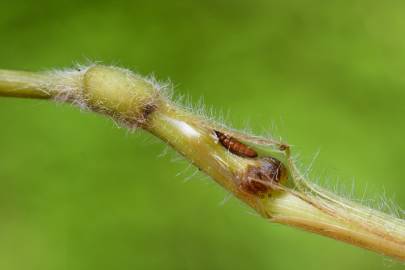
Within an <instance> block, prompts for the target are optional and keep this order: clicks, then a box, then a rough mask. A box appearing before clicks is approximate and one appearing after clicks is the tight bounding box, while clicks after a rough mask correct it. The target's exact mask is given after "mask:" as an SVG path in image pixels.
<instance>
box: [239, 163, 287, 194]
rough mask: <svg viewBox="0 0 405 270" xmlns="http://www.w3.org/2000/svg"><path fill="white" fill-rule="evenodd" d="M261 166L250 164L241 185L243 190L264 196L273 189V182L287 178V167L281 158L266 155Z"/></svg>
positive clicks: (276, 182)
mask: <svg viewBox="0 0 405 270" xmlns="http://www.w3.org/2000/svg"><path fill="white" fill-rule="evenodd" d="M260 161H261V164H260V166H250V167H249V168H248V170H247V173H246V176H245V178H244V180H243V181H242V183H241V184H240V187H241V189H242V190H243V191H245V192H248V193H251V194H253V195H257V196H259V197H264V196H265V195H266V194H268V193H269V191H270V190H271V185H272V184H278V183H280V182H281V181H283V180H285V179H287V169H286V168H285V166H284V165H283V163H281V161H280V160H278V159H276V158H273V157H264V158H262V159H261V160H260Z"/></svg>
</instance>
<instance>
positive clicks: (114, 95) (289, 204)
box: [0, 66, 405, 261]
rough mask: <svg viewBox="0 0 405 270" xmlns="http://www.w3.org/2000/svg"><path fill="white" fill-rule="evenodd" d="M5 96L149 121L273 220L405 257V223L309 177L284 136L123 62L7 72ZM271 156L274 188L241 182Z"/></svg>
mask: <svg viewBox="0 0 405 270" xmlns="http://www.w3.org/2000/svg"><path fill="white" fill-rule="evenodd" d="M0 95H3V96H15V97H28V98H53V99H56V100H60V101H66V102H70V103H73V104H76V105H79V106H80V107H81V108H85V109H88V110H91V111H94V112H99V113H103V114H106V115H109V116H111V117H113V118H114V119H115V120H116V121H118V122H120V123H122V124H123V125H125V126H127V127H129V128H135V127H139V128H143V129H144V130H146V131H149V132H150V133H152V134H153V135H155V136H157V137H159V138H160V139H162V140H163V141H164V142H166V143H167V144H169V145H171V146H172V147H173V148H174V149H176V150H177V151H178V152H179V153H180V154H181V155H183V156H184V157H185V158H186V159H188V160H189V161H190V162H192V163H193V164H194V165H195V166H196V167H198V168H199V169H200V170H202V171H204V172H205V173H206V174H207V175H209V176H211V177H212V178H213V179H214V180H215V181H216V182H217V183H219V184H220V185H221V186H223V187H224V188H225V189H226V190H228V191H230V192H232V193H233V194H234V195H235V196H236V197H238V198H239V199H240V200H242V201H243V202H245V203H246V204H248V205H249V206H251V207H252V208H253V209H255V210H256V211H257V212H258V213H259V214H260V215H262V216H263V217H265V218H268V219H270V220H271V221H273V222H277V223H282V224H286V225H290V226H294V227H298V228H301V229H304V230H307V231H311V232H314V233H318V234H321V235H325V236H328V237H331V238H334V239H337V240H341V241H344V242H347V243H350V244H353V245H356V246H359V247H362V248H366V249H369V250H372V251H375V252H378V253H380V254H384V255H386V256H390V257H393V258H396V259H399V260H401V261H405V222H404V220H402V219H399V218H396V217H393V216H390V215H387V214H385V213H381V212H379V211H376V210H373V209H369V208H367V207H365V206H362V205H360V204H357V203H354V202H351V201H349V200H346V199H344V198H341V197H338V196H337V195H335V194H333V193H330V192H329V191H326V190H324V189H322V188H320V187H318V186H316V185H314V184H312V183H310V182H308V181H307V180H306V179H305V178H304V177H303V176H302V174H301V173H300V172H299V170H298V169H297V167H296V165H295V162H294V160H293V159H292V158H291V153H290V151H291V149H290V147H289V146H288V145H287V144H285V143H282V142H278V141H274V140H270V139H267V138H261V137H255V136H250V135H246V134H242V133H238V132H236V131H234V130H230V129H229V128H227V127H224V126H222V125H218V124H216V123H214V122H212V121H211V120H209V119H207V118H205V117H203V116H198V115H194V114H193V113H192V112H189V111H187V110H185V109H183V108H182V107H181V106H179V105H177V104H175V103H173V102H172V101H170V99H169V98H168V97H167V95H166V94H165V92H164V91H159V86H158V85H157V84H155V83H153V82H152V81H150V80H146V79H144V78H142V77H140V76H138V75H134V74H133V73H131V72H129V71H127V70H124V69H119V68H114V67H105V66H90V67H88V68H83V69H80V70H73V71H62V72H52V73H38V74H37V73H28V72H18V71H0ZM214 130H215V131H220V132H222V133H223V134H227V135H229V136H232V137H233V138H235V139H237V140H239V141H240V142H242V143H243V144H245V145H248V146H250V147H251V148H252V149H254V150H256V151H257V152H258V153H259V157H258V158H247V157H243V156H241V155H238V154H233V153H231V152H230V151H228V149H226V148H225V147H224V146H223V145H222V144H221V143H220V142H219V141H218V138H217V137H216V135H215V132H214ZM266 157H275V158H277V159H279V160H281V161H282V162H283V163H284V165H285V166H286V168H287V171H288V180H286V181H283V182H280V183H278V182H266V183H263V184H265V185H267V188H268V192H267V191H266V194H265V196H263V194H256V193H254V192H247V191H246V189H243V188H242V184H243V183H246V181H247V179H250V178H249V177H248V176H249V172H250V170H251V169H252V168H253V169H255V168H259V167H260V166H261V164H263V160H265V158H266Z"/></svg>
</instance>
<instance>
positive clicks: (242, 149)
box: [214, 130, 257, 158]
mask: <svg viewBox="0 0 405 270" xmlns="http://www.w3.org/2000/svg"><path fill="white" fill-rule="evenodd" d="M214 132H215V135H216V136H217V138H218V140H219V142H220V143H221V144H222V145H223V146H224V147H225V148H226V149H228V150H229V152H231V153H232V154H235V155H237V156H240V157H247V158H255V157H257V152H256V151H255V150H253V149H252V148H250V147H249V146H247V145H245V144H243V143H241V142H240V141H238V140H237V139H235V138H234V137H232V136H229V135H226V134H224V133H222V132H219V131H216V130H214Z"/></svg>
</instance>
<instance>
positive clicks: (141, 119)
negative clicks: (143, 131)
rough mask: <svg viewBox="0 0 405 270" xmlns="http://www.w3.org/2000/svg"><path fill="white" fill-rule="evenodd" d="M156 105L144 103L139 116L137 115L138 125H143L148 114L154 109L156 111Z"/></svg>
mask: <svg viewBox="0 0 405 270" xmlns="http://www.w3.org/2000/svg"><path fill="white" fill-rule="evenodd" d="M156 109H157V106H156V105H154V104H146V105H145V106H144V107H143V108H142V112H141V116H140V117H139V119H137V122H138V124H139V125H143V124H145V123H146V121H147V119H148V116H149V115H150V114H152V113H153V112H154V111H156Z"/></svg>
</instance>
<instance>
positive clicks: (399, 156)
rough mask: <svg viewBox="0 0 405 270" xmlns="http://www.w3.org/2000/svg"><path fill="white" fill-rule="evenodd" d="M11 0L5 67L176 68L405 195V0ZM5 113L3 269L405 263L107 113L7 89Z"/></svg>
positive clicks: (176, 77)
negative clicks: (329, 232) (286, 221)
mask: <svg viewBox="0 0 405 270" xmlns="http://www.w3.org/2000/svg"><path fill="white" fill-rule="evenodd" d="M0 14H1V16H0V41H1V42H0V68H3V69H24V70H46V69H50V68H57V67H72V66H73V65H74V64H75V63H76V62H81V63H83V62H86V61H88V60H91V61H102V62H103V63H105V64H117V65H121V66H124V67H128V68H131V69H133V70H136V71H137V72H139V73H141V74H150V73H154V74H156V76H157V77H158V78H159V79H163V80H165V79H167V78H170V79H171V80H172V81H173V84H174V86H175V90H176V93H178V94H187V95H189V96H190V97H191V98H192V99H193V100H194V101H197V100H198V99H199V98H200V97H204V99H205V103H206V104H207V106H209V107H211V106H212V107H214V108H215V109H217V110H218V111H223V112H225V114H226V115H228V121H229V123H231V124H233V125H234V126H236V127H238V128H245V127H247V126H249V127H251V128H252V130H254V131H255V132H258V133H261V132H271V133H273V134H275V135H277V136H282V138H283V139H285V140H287V141H288V142H289V143H291V144H293V145H295V151H296V152H298V153H301V158H302V161H303V164H307V165H308V164H309V163H310V161H311V159H312V157H313V156H314V154H315V153H316V152H317V151H318V150H320V156H319V157H318V158H317V160H316V162H315V165H314V170H313V173H312V175H313V177H314V178H320V179H321V181H322V182H323V183H325V184H326V185H327V186H330V187H332V188H333V189H336V190H343V193H344V194H349V193H351V191H352V184H353V183H355V186H354V190H355V192H354V194H355V196H357V197H359V198H362V197H363V193H365V194H366V196H365V198H364V199H363V201H366V202H369V201H374V204H375V205H382V204H383V201H384V200H385V201H387V200H390V199H393V200H394V201H395V202H396V205H397V208H399V207H401V206H402V207H404V206H405V190H404V187H405V182H404V181H405V179H404V177H403V176H404V175H405V166H404V158H403V157H404V156H405V143H404V137H405V122H404V113H405V76H404V75H405V17H404V14H405V2H403V1H370V0H367V1H366V0H364V1H353V0H339V1H321V0H310V1H267V0H262V1H260V0H257V1H237V0H221V1H214V0H205V1H163V0H162V1H142V2H141V1H127V2H121V1H98V2H92V1H78V0H77V1H76V0H74V1H72V0H71V1H66V2H60V1H42V0H37V1H25V2H24V1H20V0H13V1H2V3H1V4H0ZM0 120H1V128H0V269H5V270H14V269H41V270H45V269H75V270H81V269H232V270H237V269H357V270H359V269H384V268H387V269H393V270H394V269H401V268H402V267H403V266H401V265H400V264H399V263H396V262H393V261H390V260H387V259H384V258H383V257H381V256H378V255H376V254H374V253H372V252H368V251H365V250H362V249H359V248H355V247H352V246H349V245H347V244H343V243H340V242H336V241H333V240H330V239H327V238H324V237H321V236H317V235H312V234H309V233H306V232H302V231H299V230H296V229H293V228H288V227H285V226H281V225H274V224H270V223H269V222H268V221H266V220H263V219H261V218H259V217H257V216H256V215H254V214H252V211H251V210H249V209H248V208H247V207H246V206H244V205H242V204H241V203H240V202H238V201H236V200H235V199H230V200H227V201H226V203H221V202H222V201H223V200H224V198H227V193H226V192H225V191H224V190H222V189H221V188H220V187H218V186H217V185H216V184H215V183H214V182H213V181H211V180H210V179H208V178H207V177H205V176H203V175H200V174H196V175H194V176H192V175H193V173H194V168H192V167H189V166H188V164H187V162H185V161H181V160H179V159H178V157H177V156H176V154H174V152H173V151H172V150H169V151H167V154H166V155H164V156H163V157H160V156H161V155H160V154H162V153H165V146H164V145H163V144H162V143H161V142H159V141H158V140H157V139H154V138H152V137H151V136H150V135H148V134H146V133H144V132H142V131H139V132H137V133H135V134H131V133H128V132H127V131H126V130H124V129H119V128H117V127H116V125H115V124H114V123H112V122H111V121H110V120H109V119H107V118H103V117H100V116H98V115H94V114H90V113H85V112H80V111H79V110H77V109H76V108H73V107H71V106H67V105H60V104H54V103H50V102H46V101H37V100H23V99H13V98H2V99H0ZM190 176H192V177H191V179H190V181H187V180H188V179H189V178H190ZM384 196H385V197H384ZM382 197H384V198H385V199H383V198H382ZM371 203H373V202H371Z"/></svg>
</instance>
